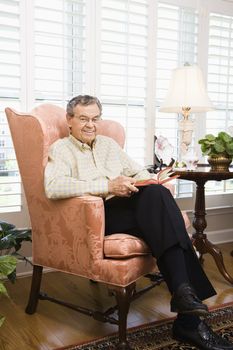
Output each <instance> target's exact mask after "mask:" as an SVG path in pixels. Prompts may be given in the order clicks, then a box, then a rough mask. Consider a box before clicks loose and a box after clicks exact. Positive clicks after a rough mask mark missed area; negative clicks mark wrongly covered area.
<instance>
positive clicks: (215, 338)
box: [172, 321, 233, 350]
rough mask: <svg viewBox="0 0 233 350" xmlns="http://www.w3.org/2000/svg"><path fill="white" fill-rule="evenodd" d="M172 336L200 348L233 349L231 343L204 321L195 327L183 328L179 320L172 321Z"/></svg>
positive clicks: (208, 349) (210, 349) (212, 349)
mask: <svg viewBox="0 0 233 350" xmlns="http://www.w3.org/2000/svg"><path fill="white" fill-rule="evenodd" d="M172 332H173V338H174V339H176V340H179V341H182V342H187V343H189V344H191V345H194V346H195V347H197V349H201V350H233V344H232V343H230V342H229V341H228V340H226V339H224V338H222V337H221V336H219V335H218V334H216V333H214V331H213V330H212V329H211V328H210V327H209V326H208V325H207V324H206V323H205V322H204V321H201V322H200V323H199V325H198V327H197V329H185V328H183V327H182V326H181V325H180V324H179V322H176V321H174V323H173V328H172Z"/></svg>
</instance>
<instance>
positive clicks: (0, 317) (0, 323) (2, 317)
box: [0, 315, 5, 327]
mask: <svg viewBox="0 0 233 350" xmlns="http://www.w3.org/2000/svg"><path fill="white" fill-rule="evenodd" d="M4 320H5V317H4V316H2V315H0V327H1V325H2V324H3V322H4Z"/></svg>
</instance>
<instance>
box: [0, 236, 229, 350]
mask: <svg viewBox="0 0 233 350" xmlns="http://www.w3.org/2000/svg"><path fill="white" fill-rule="evenodd" d="M220 247H221V250H222V252H223V255H224V261H225V265H226V267H227V270H228V272H229V273H230V274H231V275H233V257H232V256H231V255H230V252H231V251H232V247H233V243H229V244H224V245H221V246H220ZM204 269H205V271H206V273H207V275H208V277H209V278H210V280H211V282H212V283H213V285H214V287H215V289H216V291H217V293H218V294H217V295H216V296H214V297H212V298H210V299H208V300H207V301H206V303H207V304H208V306H210V307H215V306H218V305H220V304H223V303H227V302H232V301H233V286H231V285H230V284H229V283H228V282H227V281H226V280H225V279H224V278H223V277H222V275H221V274H220V273H219V272H218V269H217V267H216V265H215V264H214V262H213V259H212V257H211V256H208V255H205V263H204ZM30 281H31V278H30V277H26V278H19V279H17V281H16V283H15V284H14V285H12V284H10V283H8V282H7V283H6V285H7V288H8V291H9V294H10V297H11V298H10V299H8V298H3V297H2V298H1V300H0V313H1V314H3V315H5V316H6V320H5V322H4V324H3V326H2V327H1V328H0V350H51V349H54V348H57V347H62V346H65V345H71V344H75V343H79V342H82V341H85V340H88V339H93V338H96V337H99V336H103V335H106V334H109V333H113V332H116V330H117V327H116V326H113V325H109V324H103V323H101V322H98V321H95V320H93V319H92V318H90V317H88V316H85V315H82V314H80V313H77V312H75V311H73V310H70V309H67V308H65V307H62V306H59V305H56V304H53V303H50V302H47V301H40V302H39V306H38V309H37V313H35V314H34V315H27V314H25V312H24V309H25V306H26V304H27V299H28V295H29V289H30ZM145 283H148V282H147V279H144V278H143V279H142V280H140V281H139V283H138V285H141V286H142V285H145ZM43 291H45V292H46V291H47V292H48V293H49V294H53V295H56V296H57V297H59V298H61V299H66V300H69V301H70V302H71V303H76V304H79V305H82V306H84V307H85V306H86V307H90V306H92V307H93V308H96V309H101V310H104V309H106V308H107V307H109V306H110V305H112V304H114V302H115V300H114V298H112V297H109V296H108V293H107V288H106V287H104V286H103V285H101V284H99V283H92V282H90V281H88V280H85V279H83V278H79V277H75V276H72V275H67V274H63V273H60V272H51V273H47V274H44V276H43ZM169 301H170V295H169V293H168V291H167V288H166V285H165V284H164V283H163V284H162V285H161V286H159V287H155V288H154V289H153V290H151V291H150V292H148V293H147V294H145V295H144V296H142V297H141V298H140V299H138V300H136V301H134V302H133V303H132V305H131V309H130V313H129V317H128V327H133V326H136V325H140V324H145V323H148V322H151V321H156V320H161V319H164V318H166V317H171V316H174V314H172V313H170V311H169Z"/></svg>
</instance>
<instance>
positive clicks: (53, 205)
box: [6, 104, 188, 350]
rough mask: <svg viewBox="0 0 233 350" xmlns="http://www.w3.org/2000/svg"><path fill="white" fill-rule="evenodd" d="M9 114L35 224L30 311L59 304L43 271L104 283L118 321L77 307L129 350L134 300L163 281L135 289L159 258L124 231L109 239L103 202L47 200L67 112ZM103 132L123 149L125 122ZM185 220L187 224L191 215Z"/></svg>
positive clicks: (46, 109) (44, 108)
mask: <svg viewBox="0 0 233 350" xmlns="http://www.w3.org/2000/svg"><path fill="white" fill-rule="evenodd" d="M6 115H7V118H8V123H9V127H10V131H11V135H12V139H13V143H14V147H15V152H16V157H17V161H18V165H19V169H20V174H21V178H22V182H23V186H24V190H25V195H26V199H27V204H28V209H29V214H30V219H31V226H32V257H33V265H34V267H33V276H32V284H31V292H30V297H29V301H28V305H27V307H26V312H27V313H28V314H33V313H34V312H36V309H37V305H38V301H39V300H50V301H54V302H57V303H59V301H57V300H56V299H55V298H54V297H49V296H47V295H46V294H44V293H42V292H41V291H40V285H41V280H42V271H43V267H49V268H53V269H56V270H59V271H63V272H66V273H70V274H74V275H77V276H82V277H85V278H88V279H90V280H93V281H97V282H102V283H104V284H106V285H107V287H108V288H109V289H110V290H111V292H112V293H113V294H114V295H115V297H116V300H117V305H116V306H115V307H113V308H112V310H113V311H116V310H117V311H118V318H116V319H115V318H113V316H112V317H110V316H109V310H107V311H106V312H103V313H102V314H100V312H96V311H93V310H89V309H85V308H83V307H79V306H74V309H75V310H76V311H79V312H82V313H85V314H87V315H91V316H93V317H94V318H96V319H98V320H101V321H104V322H106V321H109V322H111V323H115V324H117V325H118V328H119V343H118V345H117V349H121V350H126V349H130V345H129V344H128V342H127V331H126V330H127V314H128V310H129V306H130V302H131V300H133V299H135V298H136V297H137V296H138V295H141V294H143V293H144V292H145V291H147V290H148V289H151V288H152V287H154V286H155V285H158V284H160V283H161V281H162V278H160V275H158V278H155V279H154V280H152V281H151V284H150V285H149V286H148V287H146V288H144V289H143V290H142V291H141V290H140V291H136V281H137V280H138V279H139V278H140V277H142V276H145V275H148V274H151V273H152V272H153V271H155V267H156V262H155V259H154V258H153V257H152V255H151V254H150V251H149V249H148V247H147V246H146V244H145V243H144V242H143V241H142V240H141V239H139V238H136V237H132V236H130V235H127V234H124V233H122V232H119V233H117V234H113V235H110V236H107V237H105V236H104V206H103V200H102V198H100V197H95V196H84V197H76V198H70V199H62V200H50V199H48V198H46V196H45V191H44V169H45V166H46V164H47V160H48V148H49V146H50V144H52V143H53V142H54V141H55V140H57V139H58V138H63V137H66V136H68V134H69V129H68V126H67V123H66V113H65V110H64V109H62V108H60V107H57V106H54V105H50V104H43V105H40V106H38V107H36V108H35V109H33V110H32V112H31V113H30V114H25V113H18V112H16V111H14V110H12V109H10V108H6ZM100 133H101V134H104V135H107V136H110V137H113V138H115V140H116V141H117V142H118V143H119V144H120V145H121V146H123V144H124V129H123V127H122V126H121V125H120V124H118V123H116V122H113V121H102V122H101V126H100ZM185 219H186V221H187V220H188V219H187V217H185ZM187 222H188V221H187ZM90 288H91V286H90ZM66 304H67V305H69V307H70V304H69V303H66V302H62V305H65V306H67V305H66Z"/></svg>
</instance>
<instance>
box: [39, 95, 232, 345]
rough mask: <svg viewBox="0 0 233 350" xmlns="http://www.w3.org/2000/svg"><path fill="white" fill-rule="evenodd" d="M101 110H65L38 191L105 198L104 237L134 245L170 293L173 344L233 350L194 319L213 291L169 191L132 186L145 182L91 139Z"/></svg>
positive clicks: (95, 105) (114, 148) (110, 148)
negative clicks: (144, 248)
mask: <svg viewBox="0 0 233 350" xmlns="http://www.w3.org/2000/svg"><path fill="white" fill-rule="evenodd" d="M101 113H102V106H101V104H100V102H99V100H98V99H97V98H96V97H92V96H88V95H84V96H77V97H74V98H73V99H72V100H71V101H69V103H68V105H67V123H68V125H69V128H70V135H69V136H68V137H65V138H63V139H60V140H57V141H56V142H55V143H54V144H53V145H52V146H51V148H50V151H49V160H48V164H47V167H46V170H45V191H46V195H47V197H48V198H50V199H60V198H67V197H75V196H82V195H87V194H89V195H95V196H101V197H102V198H104V199H105V200H104V206H105V221H106V222H105V227H106V228H105V234H106V235H108V234H112V233H114V232H125V233H128V234H132V235H137V236H138V237H141V238H142V239H143V240H144V241H145V242H146V243H147V244H148V246H149V247H150V249H151V251H152V254H153V255H154V256H155V257H156V259H157V264H158V267H159V269H160V271H161V273H162V274H163V276H164V279H165V281H166V283H167V286H168V288H169V291H170V292H171V295H172V297H171V311H172V312H176V313H177V318H176V320H175V321H174V324H173V335H174V337H175V338H178V339H181V340H184V341H188V342H190V343H191V344H194V345H196V346H197V347H198V348H200V349H208V350H210V349H211V350H213V349H215V350H220V349H221V350H223V349H228V350H230V349H231V350H232V349H233V344H230V343H229V342H228V341H227V340H225V339H223V338H221V337H220V336H218V335H217V334H215V333H214V332H213V331H212V329H211V328H209V327H208V326H207V325H206V323H205V322H204V321H202V320H201V319H200V316H202V315H205V314H207V313H208V308H207V306H206V305H205V304H203V303H202V300H204V299H206V298H209V297H211V296H213V295H214V294H216V293H215V290H214V289H213V287H212V285H211V283H210V282H209V280H208V278H207V276H206V275H205V273H204V271H203V269H202V267H201V265H200V263H199V261H198V259H197V256H196V254H195V251H194V250H193V247H192V244H191V241H190V239H189V236H188V234H187V232H186V229H185V225H184V221H183V217H182V215H181V212H180V210H179V208H178V207H177V205H176V202H175V200H174V199H173V196H172V195H171V193H170V191H169V190H168V189H167V188H165V187H164V186H162V185H150V186H145V187H140V189H138V188H137V187H136V186H135V183H136V180H138V179H147V178H150V177H151V174H149V173H148V172H147V171H146V170H145V169H143V168H142V167H141V166H139V165H138V164H137V163H136V162H134V161H133V160H132V159H131V158H130V157H129V156H128V155H127V154H126V153H125V152H124V151H123V150H122V149H121V147H120V146H119V145H118V144H117V143H116V142H115V141H114V140H112V139H110V138H108V137H106V136H101V135H96V132H97V129H98V122H99V120H100V119H101Z"/></svg>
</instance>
